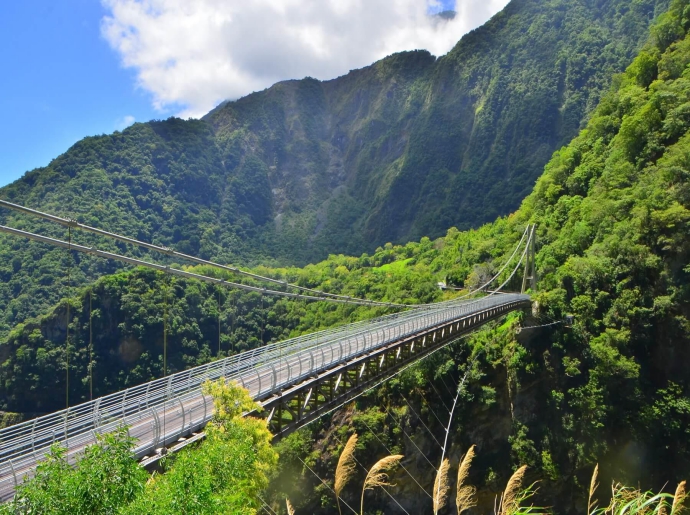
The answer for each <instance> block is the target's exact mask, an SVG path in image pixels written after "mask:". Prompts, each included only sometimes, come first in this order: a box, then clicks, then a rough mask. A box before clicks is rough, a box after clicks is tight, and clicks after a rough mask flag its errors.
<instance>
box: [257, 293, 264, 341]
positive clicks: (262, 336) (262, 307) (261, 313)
mask: <svg viewBox="0 0 690 515" xmlns="http://www.w3.org/2000/svg"><path fill="white" fill-rule="evenodd" d="M260 295H261V311H259V316H260V317H261V346H262V347H263V345H264V324H265V322H266V319H265V318H264V295H263V293H261V294H260Z"/></svg>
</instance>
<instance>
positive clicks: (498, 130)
mask: <svg viewBox="0 0 690 515" xmlns="http://www.w3.org/2000/svg"><path fill="white" fill-rule="evenodd" d="M667 5H668V0H637V1H635V2H629V1H627V0H626V1H624V0H607V1H596V2H595V1H591V0H575V1H573V0H567V1H566V0H549V1H546V2H545V1H538V0H515V1H513V2H511V3H510V4H509V5H508V7H507V8H506V9H505V10H504V11H503V12H502V13H500V14H499V15H497V16H496V17H494V19H492V20H491V21H490V22H489V23H487V24H486V25H485V26H484V27H482V28H480V29H478V30H476V31H474V32H472V33H471V34H468V35H467V36H466V37H464V38H463V39H462V40H461V41H460V42H459V43H458V44H457V46H456V47H455V48H454V49H453V50H452V51H451V52H450V53H449V54H448V55H446V56H443V57H441V58H439V59H436V58H434V57H433V56H431V55H429V54H428V53H427V52H424V51H418V52H406V53H401V54H396V55H393V56H390V57H388V58H386V59H383V60H382V61H380V62H378V63H375V64H374V65H372V66H370V67H367V68H365V69H362V70H356V71H353V72H351V73H349V74H348V75H346V76H343V77H340V78H338V79H335V80H332V81H327V82H319V81H316V80H313V79H304V80H301V81H288V82H283V83H280V84H277V85H275V86H274V87H272V88H269V89H268V90H266V91H263V92H260V93H255V94H252V95H249V96H248V97H246V98H243V99H240V100H238V101H236V102H229V103H225V104H223V105H221V106H219V107H218V108H217V109H215V110H214V111H212V112H211V113H209V114H208V115H207V116H206V117H205V118H204V120H196V121H195V120H190V121H182V120H179V119H169V120H166V121H155V122H150V123H139V124H135V125H134V126H132V127H130V128H128V129H126V130H125V131H123V132H121V133H120V132H116V133H114V134H112V135H107V136H99V137H93V138H86V139H84V140H82V141H80V142H79V143H77V144H76V145H75V146H74V147H72V148H71V149H70V150H69V151H67V152H66V153H65V154H63V155H62V156H60V157H58V158H57V159H55V160H54V161H53V162H51V163H50V165H49V166H47V167H45V168H41V169H37V170H34V171H32V172H29V173H28V174H26V175H25V176H24V177H23V178H22V179H20V180H19V181H17V182H15V183H13V184H11V185H9V186H6V187H4V188H1V189H0V198H3V199H7V200H11V201H14V202H17V203H20V204H25V205H29V206H33V207H39V208H43V209H45V210H48V211H51V212H54V213H57V214H61V215H64V216H67V217H73V218H77V219H79V220H80V221H82V222H85V223H89V224H91V225H96V226H99V227H102V228H105V229H108V230H112V231H117V232H121V233H124V234H127V235H130V236H134V237H139V238H141V239H145V240H148V241H155V242H158V243H161V244H164V245H169V246H174V247H175V248H176V249H177V250H180V251H183V252H189V253H193V254H196V255H199V256H202V257H206V258H214V259H216V260H220V261H224V262H234V263H245V264H249V263H257V262H263V263H268V264H271V263H272V264H276V263H295V264H303V263H305V262H308V261H315V260H318V259H323V258H324V257H325V256H327V255H328V253H331V252H347V253H350V254H355V255H357V254H360V253H361V252H362V251H369V252H371V250H373V249H374V248H376V247H377V246H378V245H382V244H384V243H385V242H387V241H394V242H404V241H407V240H408V239H418V238H420V237H421V236H423V235H429V236H431V237H436V236H439V235H441V234H443V233H444V232H445V230H446V229H447V228H448V227H450V226H453V225H455V226H458V227H460V228H468V227H472V226H476V225H477V224H480V223H482V222H485V221H489V220H493V219H494V218H495V217H496V216H497V215H500V214H505V213H508V212H510V211H511V210H513V209H514V208H516V207H517V206H518V204H519V202H520V201H521V199H522V198H523V197H524V196H525V195H526V194H527V193H528V192H529V191H530V189H531V187H532V184H533V182H534V180H535V179H536V177H537V176H538V175H539V173H540V171H541V169H542V167H543V165H544V163H546V161H547V160H548V158H549V156H550V155H551V153H552V152H553V151H554V150H555V149H556V148H558V147H559V146H561V145H562V144H564V143H565V142H567V141H568V140H569V139H570V138H572V137H573V136H574V135H575V134H576V133H577V130H578V128H579V127H580V125H581V123H582V122H583V120H584V119H586V117H587V116H588V113H589V112H590V111H591V108H592V107H593V106H594V105H595V104H596V103H597V100H598V98H599V96H600V94H601V92H602V91H604V90H605V89H606V88H607V87H608V85H609V84H610V77H611V74H612V73H614V72H616V71H621V70H622V69H623V68H624V67H625V65H626V64H627V63H628V62H629V61H630V60H631V59H632V56H633V55H634V54H635V52H636V50H637V48H638V47H639V46H640V43H641V41H643V40H644V37H645V34H646V31H647V27H648V25H649V23H650V21H651V19H652V18H653V16H654V15H655V14H658V13H659V12H662V11H663V10H664V9H665V8H666V6H667ZM0 223H2V224H8V225H13V226H15V227H20V228H25V229H29V230H37V231H39V232H43V233H44V234H49V235H52V236H58V237H61V238H63V239H66V238H67V234H66V231H64V230H63V229H61V228H56V227H53V226H50V225H49V224H44V223H41V222H37V221H35V220H29V219H27V218H25V217H22V216H17V215H15V214H13V213H10V212H8V211H6V210H0ZM73 236H74V238H75V239H76V240H77V241H78V242H81V243H86V244H91V245H93V244H98V245H99V246H101V247H104V248H106V249H110V250H118V249H119V250H121V251H122V250H124V248H123V247H122V246H119V247H118V246H114V245H111V244H106V243H104V242H102V241H100V240H98V239H94V238H91V237H90V236H88V235H83V234H75V235H73ZM130 251H134V249H130ZM117 269H118V268H117V267H116V266H115V265H112V264H108V263H104V262H102V261H98V260H91V259H84V260H82V259H77V260H76V262H75V263H74V266H72V267H71V268H70V260H68V259H67V256H66V253H65V252H63V251H59V250H54V249H52V250H51V249H46V248H45V247H44V246H42V245H35V244H29V243H26V242H23V241H20V240H16V239H9V238H7V237H4V236H3V237H0V341H2V340H3V339H4V338H5V337H6V335H7V332H8V331H9V329H10V328H11V327H12V326H13V325H15V324H16V323H18V322H21V321H24V320H26V319H27V317H31V316H35V315H37V314H39V313H41V312H44V310H45V309H47V307H48V306H50V305H51V304H52V303H54V302H56V301H57V299H58V298H59V297H60V296H62V295H64V294H65V292H66V287H67V276H68V272H69V276H70V278H71V283H72V284H84V283H85V282H88V281H90V280H93V279H94V278H95V277H97V276H100V275H103V274H105V273H111V272H114V271H116V270H117Z"/></svg>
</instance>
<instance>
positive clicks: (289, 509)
mask: <svg viewBox="0 0 690 515" xmlns="http://www.w3.org/2000/svg"><path fill="white" fill-rule="evenodd" d="M285 505H286V506H287V512H288V515H295V508H293V507H292V504H290V499H288V498H287V497H286V498H285Z"/></svg>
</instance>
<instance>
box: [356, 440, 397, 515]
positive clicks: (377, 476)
mask: <svg viewBox="0 0 690 515" xmlns="http://www.w3.org/2000/svg"><path fill="white" fill-rule="evenodd" d="M402 459H403V455H402V454H392V455H391V456H386V457H385V458H381V459H380V460H379V461H377V462H376V463H374V466H373V467H371V469H369V472H368V473H367V477H366V478H365V479H364V486H363V487H362V501H361V503H360V512H361V513H362V514H363V513H364V492H366V491H367V490H373V489H374V488H376V487H377V486H392V485H391V484H390V483H388V474H386V472H385V471H386V470H388V469H390V468H392V467H394V466H395V465H397V464H398V463H400V460H402Z"/></svg>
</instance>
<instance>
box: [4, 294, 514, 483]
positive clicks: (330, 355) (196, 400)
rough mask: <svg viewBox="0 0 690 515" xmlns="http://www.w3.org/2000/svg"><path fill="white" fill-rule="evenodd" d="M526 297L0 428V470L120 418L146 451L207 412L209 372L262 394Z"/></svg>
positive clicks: (334, 339) (231, 360)
mask: <svg viewBox="0 0 690 515" xmlns="http://www.w3.org/2000/svg"><path fill="white" fill-rule="evenodd" d="M526 299H528V297H527V296H524V295H500V296H489V297H484V298H482V299H478V300H473V301H465V302H457V303H453V302H446V303H439V304H438V305H437V306H431V307H429V309H426V310H415V311H408V312H403V313H395V314H392V315H387V316H385V317H380V318H378V319H375V320H369V321H362V322H358V323H354V324H349V325H346V326H341V327H339V328H333V329H329V330H326V331H320V332H317V333H312V334H309V335H305V336H302V337H298V338H293V339H290V340H286V341H285V342H280V343H277V344H271V345H267V346H264V347H260V348H258V349H253V350H251V351H248V352H244V353H242V354H238V355H234V356H230V357H228V358H224V359H221V360H217V361H213V362H211V363H208V364H206V365H201V366H198V367H194V368H191V369H189V370H185V371H182V372H178V373H175V374H172V375H170V376H167V377H164V378H161V379H157V380H154V381H151V382H149V383H144V384H141V385H138V386H134V387H132V388H128V389H126V390H123V391H121V392H117V393H113V394H110V395H107V396H105V397H101V398H99V399H95V400H94V401H89V402H86V403H83V404H80V405H77V406H74V407H71V408H69V409H66V410H62V411H59V412H56V413H52V414H50V415H46V416H43V417H39V418H36V419H33V420H29V421H26V422H23V423H21V424H18V425H16V426H12V427H9V428H6V429H4V430H1V431H0V478H6V477H13V476H14V477H16V475H17V472H19V474H20V475H22V474H23V473H25V472H26V471H27V470H29V469H30V467H32V466H33V465H34V464H35V463H36V462H37V461H40V460H41V459H43V458H44V457H45V455H46V454H47V452H48V450H49V448H50V446H51V445H52V444H53V443H55V442H60V443H62V444H63V445H64V446H66V447H67V449H68V451H78V450H81V449H83V448H84V447H85V446H86V445H88V444H91V443H93V442H94V441H95V437H96V435H97V434H99V433H106V432H110V431H112V430H113V429H115V428H116V427H117V426H120V425H127V426H129V427H130V435H131V436H133V437H134V438H136V439H137V440H138V441H139V444H138V446H137V449H136V451H135V452H136V453H137V454H138V455H142V454H143V453H146V452H150V451H151V449H153V448H155V447H156V446H158V445H163V444H164V443H167V442H168V441H169V440H170V438H175V436H176V435H180V434H182V433H184V431H187V430H191V429H193V428H194V427H197V426H200V425H203V424H204V423H206V422H207V421H208V420H209V419H210V418H211V416H212V401H211V399H210V398H207V397H204V396H203V395H201V392H200V390H201V386H202V384H203V383H204V382H206V381H208V380H215V379H218V378H221V377H224V378H226V379H230V380H236V381H238V382H240V383H241V384H243V385H245V387H247V388H248V389H249V390H250V392H251V393H252V395H253V397H254V398H257V399H258V398H262V397H265V396H267V395H269V394H271V393H272V392H273V391H276V390H279V389H281V388H284V387H285V386H286V385H289V384H293V383H297V382H299V381H301V380H302V379H304V378H305V377H308V376H310V375H313V374H314V373H317V372H318V371H320V370H323V369H325V368H328V367H330V366H332V365H333V364H336V363H339V362H342V361H344V360H348V359H352V358H354V357H355V356H357V355H358V354H361V353H363V352H366V351H368V350H371V349H372V348H374V347H377V346H381V345H385V344H386V343H388V342H391V341H395V340H398V339H400V338H402V337H405V336H408V335H411V334H415V333H419V332H420V331H422V330H424V329H425V328H430V327H435V326H438V325H440V324H443V323H444V322H447V321H450V320H455V319H458V318H461V317H462V316H465V315H468V314H471V313H474V312H480V311H482V310H486V309H488V308H491V307H494V306H498V305H505V304H508V303H511V302H516V303H517V302H521V301H525V300H526ZM171 410H177V411H176V412H177V414H178V415H181V417H180V416H177V417H171V415H170V414H169V413H170V411H171ZM168 420H170V422H168ZM75 454H76V453H75V452H71V453H70V456H72V455H75Z"/></svg>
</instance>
